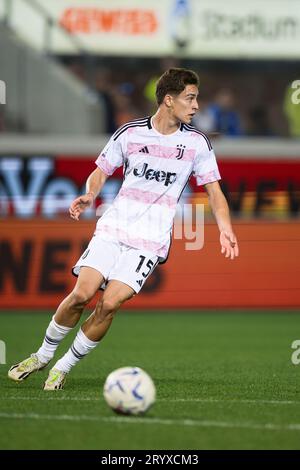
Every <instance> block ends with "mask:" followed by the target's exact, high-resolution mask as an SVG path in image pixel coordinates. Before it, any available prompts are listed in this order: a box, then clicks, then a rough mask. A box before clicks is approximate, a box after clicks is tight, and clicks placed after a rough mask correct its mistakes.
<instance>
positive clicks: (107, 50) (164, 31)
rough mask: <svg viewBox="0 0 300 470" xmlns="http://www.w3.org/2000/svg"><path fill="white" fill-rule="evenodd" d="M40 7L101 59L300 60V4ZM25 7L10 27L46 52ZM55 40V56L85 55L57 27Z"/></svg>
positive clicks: (67, 2) (117, 2)
mask: <svg viewBox="0 0 300 470" xmlns="http://www.w3.org/2000/svg"><path fill="white" fill-rule="evenodd" d="M36 3H40V4H41V6H42V7H43V8H44V10H45V11H47V12H48V14H49V15H50V17H52V18H53V19H54V20H55V21H56V22H57V23H59V24H60V25H61V26H62V27H63V28H64V29H65V30H67V31H68V32H69V33H70V35H71V36H74V37H76V38H77V39H79V40H80V43H81V45H82V48H83V49H86V50H88V51H90V52H92V53H95V54H102V55H118V56H120V55H127V56H141V57H144V56H153V57H155V56H158V57H160V56H167V55H172V54H175V55H177V56H182V57H190V58H193V57H194V58H201V57H209V58H213V57H215V58H273V59H279V58H281V59H289V58H299V57H300V48H299V47H298V45H299V43H300V9H299V5H298V0H286V1H285V2H282V0H269V1H261V0H252V1H251V2H241V1H240V0H228V1H226V2H221V1H220V0H201V1H199V0H164V1H163V2H162V1H161V0H143V2H141V1H140V0H111V1H110V2H107V1H106V0H86V1H82V0H72V1H71V0H51V2H49V1H48V0H37V1H36ZM24 4H25V2H18V8H15V9H13V10H12V19H11V22H12V25H13V26H14V27H15V29H16V30H18V32H19V34H21V35H23V37H24V38H25V39H26V40H27V41H30V42H31V43H32V44H34V45H35V46H36V47H40V48H42V47H43V38H44V36H43V28H41V25H40V22H41V18H40V17H39V18H34V15H36V16H38V15H37V12H36V11H35V10H33V9H32V7H31V8H29V6H28V5H27V6H26V8H25V5H24ZM26 4H27V2H26ZM28 24H30V25H31V27H30V28H28V27H27V25H28ZM50 36H51V39H50V44H48V45H47V49H48V50H52V51H53V52H54V53H57V54H65V53H71V54H76V53H78V52H79V50H77V51H76V48H74V44H73V43H72V41H70V39H68V38H67V37H66V35H64V34H62V32H61V31H60V30H59V29H58V28H53V29H52V31H51V34H50ZM50 36H48V37H50ZM44 47H45V44H44Z"/></svg>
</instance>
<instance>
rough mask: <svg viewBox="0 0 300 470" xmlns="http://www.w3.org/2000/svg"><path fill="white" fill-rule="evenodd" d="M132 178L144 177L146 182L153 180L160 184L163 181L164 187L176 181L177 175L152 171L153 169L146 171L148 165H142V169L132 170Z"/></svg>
mask: <svg viewBox="0 0 300 470" xmlns="http://www.w3.org/2000/svg"><path fill="white" fill-rule="evenodd" d="M133 174H134V176H139V177H140V178H142V177H143V176H145V178H146V180H154V179H156V181H158V182H161V181H164V185H165V186H169V184H173V183H174V181H176V177H177V174H176V173H171V172H169V171H168V172H167V171H163V170H153V168H149V169H148V163H144V165H143V168H142V169H139V168H134V170H133Z"/></svg>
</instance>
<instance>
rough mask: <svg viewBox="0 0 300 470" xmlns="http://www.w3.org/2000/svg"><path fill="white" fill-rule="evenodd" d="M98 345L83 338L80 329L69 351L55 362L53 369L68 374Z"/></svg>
mask: <svg viewBox="0 0 300 470" xmlns="http://www.w3.org/2000/svg"><path fill="white" fill-rule="evenodd" d="M98 344H99V341H91V340H90V339H89V338H87V337H86V336H85V334H84V333H83V331H82V329H81V328H80V330H79V331H78V333H77V335H76V338H75V340H74V342H73V344H72V346H71V347H70V349H69V351H67V352H66V354H65V355H64V356H63V357H62V358H61V359H59V361H57V363H56V364H55V366H53V368H55V369H58V370H60V371H62V372H66V373H68V372H70V370H71V369H72V367H73V366H75V364H77V362H79V361H80V359H83V358H84V356H86V355H87V354H88V353H89V352H91V351H92V349H94V348H95V347H96V346H97V345H98Z"/></svg>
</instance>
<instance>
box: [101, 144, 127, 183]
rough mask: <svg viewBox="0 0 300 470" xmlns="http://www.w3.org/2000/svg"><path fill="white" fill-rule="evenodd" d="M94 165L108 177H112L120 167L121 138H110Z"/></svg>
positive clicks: (122, 161) (122, 157)
mask: <svg viewBox="0 0 300 470" xmlns="http://www.w3.org/2000/svg"><path fill="white" fill-rule="evenodd" d="M95 163H96V165H97V166H98V168H100V170H102V171H103V172H104V173H105V174H106V175H108V176H110V175H112V174H113V173H114V171H115V170H116V169H117V168H119V167H120V166H122V165H123V163H124V154H123V149H122V139H121V137H120V138H118V139H114V136H112V137H111V138H110V140H109V141H108V143H107V144H106V146H105V147H104V149H103V150H102V152H101V153H100V155H99V157H98V158H97V160H96V162H95Z"/></svg>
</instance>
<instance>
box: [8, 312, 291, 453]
mask: <svg viewBox="0 0 300 470" xmlns="http://www.w3.org/2000/svg"><path fill="white" fill-rule="evenodd" d="M50 318H51V314H50V312H46V313H45V314H39V313H38V312H35V313H29V312H20V313H14V312H2V313H1V314H0V340H2V341H4V342H5V344H6V364H1V365H0V386H1V400H0V448H1V449H99V450H101V449H109V450H112V449H123V450H124V449H126V450H130V449H134V450H137V449H144V450H149V449H156V450H158V449H177V450H183V449H187V450H188V449H198V450H201V449H300V364H299V365H293V364H292V362H291V356H292V353H293V349H292V348H291V344H292V342H293V341H294V340H296V339H300V316H299V314H297V313H296V312H282V311H281V312H261V311H260V312H258V311H253V312H246V313H245V312H242V311H241V312H230V311H224V312H221V311H217V312H215V311H210V312H201V313H199V312H175V313H174V312H167V311H166V312H158V311H156V312H128V311H123V312H119V313H118V315H117V316H116V318H115V320H114V323H113V325H112V328H111V330H110V332H109V333H108V335H107V336H106V338H105V339H104V340H103V342H102V343H101V344H100V345H99V346H98V348H96V349H95V350H94V351H93V352H92V353H91V354H90V356H88V357H87V358H85V359H83V361H81V362H80V363H79V364H78V365H77V366H76V367H75V368H74V369H73V370H72V372H71V374H70V376H69V377H68V380H67V383H66V388H65V390H61V391H57V392H44V391H43V390H42V385H43V382H44V380H45V378H46V376H47V370H45V371H42V372H39V373H37V374H34V375H32V376H31V377H29V378H28V380H27V381H25V382H24V383H22V384H16V383H14V382H12V381H10V380H8V378H7V370H8V368H9V366H10V365H11V364H13V363H15V362H18V361H19V360H21V359H24V358H25V357H27V356H28V355H29V354H30V353H31V352H34V351H36V350H37V348H38V347H39V345H40V342H41V340H42V338H43V335H44V330H45V328H46V326H47V324H48V322H49V320H50ZM74 336H75V331H74V333H71V335H70V336H69V337H68V338H66V339H65V341H64V342H63V343H62V345H61V346H60V348H59V350H58V351H57V353H56V356H55V357H59V356H60V355H61V354H62V353H64V352H65V350H66V349H67V347H68V346H69V345H70V343H71V341H72V339H73V338H74ZM127 365H130V366H140V367H142V368H144V369H145V370H146V371H147V372H148V373H149V374H150V375H151V376H152V378H153V380H154V382H155V384H156V388H157V401H156V403H155V405H154V406H153V408H151V410H150V411H149V412H148V413H147V414H146V415H145V416H143V417H123V416H118V415H115V414H114V413H113V412H112V411H111V410H110V409H109V408H108V406H107V405H106V403H105V402H104V399H103V396H102V388H103V383H104V381H105V378H106V376H107V375H108V374H109V373H110V372H111V371H112V370H114V369H116V368H118V367H122V366H127Z"/></svg>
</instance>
